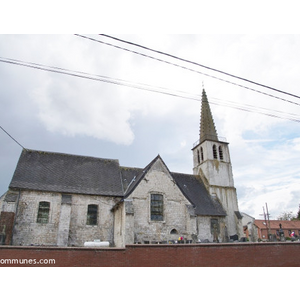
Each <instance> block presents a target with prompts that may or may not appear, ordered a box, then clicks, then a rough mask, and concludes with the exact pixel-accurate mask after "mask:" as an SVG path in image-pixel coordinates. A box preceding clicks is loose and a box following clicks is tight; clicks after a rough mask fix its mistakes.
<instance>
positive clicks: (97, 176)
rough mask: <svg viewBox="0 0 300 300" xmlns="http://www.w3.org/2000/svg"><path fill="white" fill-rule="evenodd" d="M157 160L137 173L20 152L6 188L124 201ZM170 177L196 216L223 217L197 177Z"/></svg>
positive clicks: (113, 163) (94, 161)
mask: <svg viewBox="0 0 300 300" xmlns="http://www.w3.org/2000/svg"><path fill="white" fill-rule="evenodd" d="M157 159H161V158H160V156H159V155H158V156H157V157H156V158H155V159H153V160H152V161H151V162H150V163H149V164H148V165H147V166H146V167H145V168H144V169H141V168H131V167H121V166H120V165H119V161H118V160H114V159H103V158H95V157H88V156H79V155H71V154H63V153H53V152H42V151H36V150H23V151H22V153H21V156H20V159H19V162H18V164H17V167H16V170H15V173H14V175H13V178H12V180H11V183H10V186H9V187H10V188H12V189H14V188H16V189H26V190H37V191H48V192H58V193H74V194H88V195H105V196H119V197H124V198H126V197H127V196H128V195H130V194H131V193H132V191H133V190H134V189H135V188H136V186H137V185H138V184H139V182H140V181H141V180H142V179H143V178H144V176H145V174H146V173H147V172H148V171H149V169H150V168H151V166H152V165H153V164H154V163H155V161H156V160H157ZM162 162H163V160H162ZM163 163H164V162H163ZM166 168H167V166H166ZM167 169H168V168H167ZM170 174H171V176H172V177H173V179H174V181H175V182H176V184H177V186H178V187H179V189H180V190H181V191H182V193H183V194H184V196H185V197H186V198H187V199H188V201H190V203H191V204H192V205H193V206H194V208H195V214H196V215H209V216H225V215H226V213H225V211H224V209H223V208H222V205H221V204H220V203H219V201H217V200H216V199H213V198H212V197H211V196H210V195H209V193H208V192H207V190H206V188H205V186H204V184H203V183H202V181H201V179H200V177H199V176H195V175H189V174H181V173H172V172H170Z"/></svg>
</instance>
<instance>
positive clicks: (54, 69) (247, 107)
mask: <svg viewBox="0 0 300 300" xmlns="http://www.w3.org/2000/svg"><path fill="white" fill-rule="evenodd" d="M0 62H3V63H9V64H14V65H18V66H23V67H28V68H33V69H38V70H42V71H49V72H54V73H59V74H63V75H69V76H75V77H79V78H84V79H89V80H95V81H101V82H105V83H112V84H116V85H120V86H127V87H131V88H136V89H141V90H146V91H150V92H155V93H160V94H164V95H168V96H173V97H178V98H184V99H188V100H194V101H201V95H194V94H191V93H187V92H184V91H178V90H171V89H167V88H163V87H158V86H151V85H148V84H143V83H137V82H131V81H128V80H122V79H117V78H111V77H108V76H102V75H95V74H90V73H85V72H80V71H72V70H68V69H63V68H58V67H53V66H45V65H41V64H37V63H30V62H24V61H20V60H15V59H9V58H1V57H0ZM211 99H216V100H220V99H217V98H213V97H212V98H211ZM226 102H227V103H226ZM226 102H225V101H224V100H221V101H213V100H210V103H211V104H213V105H220V106H226V107H230V108H234V109H238V110H243V111H247V112H252V113H259V114H263V115H267V116H270V117H276V118H281V119H287V120H290V121H294V122H300V119H299V116H298V115H295V114H289V113H284V112H280V111H275V110H270V109H267V108H262V107H257V106H253V105H249V104H245V105H241V104H239V103H236V102H233V101H226ZM278 113H279V114H280V115H278Z"/></svg>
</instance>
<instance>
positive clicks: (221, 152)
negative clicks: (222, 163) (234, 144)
mask: <svg viewBox="0 0 300 300" xmlns="http://www.w3.org/2000/svg"><path fill="white" fill-rule="evenodd" d="M219 156H220V159H221V160H223V159H224V157H223V149H222V147H221V146H219Z"/></svg>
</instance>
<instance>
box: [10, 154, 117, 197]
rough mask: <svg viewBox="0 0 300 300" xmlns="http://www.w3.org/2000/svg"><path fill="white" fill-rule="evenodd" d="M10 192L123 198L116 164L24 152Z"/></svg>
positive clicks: (104, 160)
mask: <svg viewBox="0 0 300 300" xmlns="http://www.w3.org/2000/svg"><path fill="white" fill-rule="evenodd" d="M9 187H10V188H17V189H27V190H38V191H50V192H61V193H75V194H76V193H77V194H90V195H107V196H110V195H112V196H123V189H122V184H121V180H120V169H119V162H118V160H112V159H103V158H94V157H88V156H79V155H70V154H62V153H53V152H41V151H35V150H23V151H22V153H21V156H20V159H19V162H18V164H17V167H16V170H15V173H14V175H13V178H12V181H11V183H10V186H9Z"/></svg>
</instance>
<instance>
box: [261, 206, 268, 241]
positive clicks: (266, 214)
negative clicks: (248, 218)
mask: <svg viewBox="0 0 300 300" xmlns="http://www.w3.org/2000/svg"><path fill="white" fill-rule="evenodd" d="M266 210H267V213H265V207H264V206H263V211H264V214H263V216H264V220H265V224H266V228H267V231H268V239H269V240H270V236H271V228H270V217H269V216H270V214H269V210H268V204H267V203H266ZM260 216H261V215H260ZM267 218H268V220H267Z"/></svg>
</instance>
